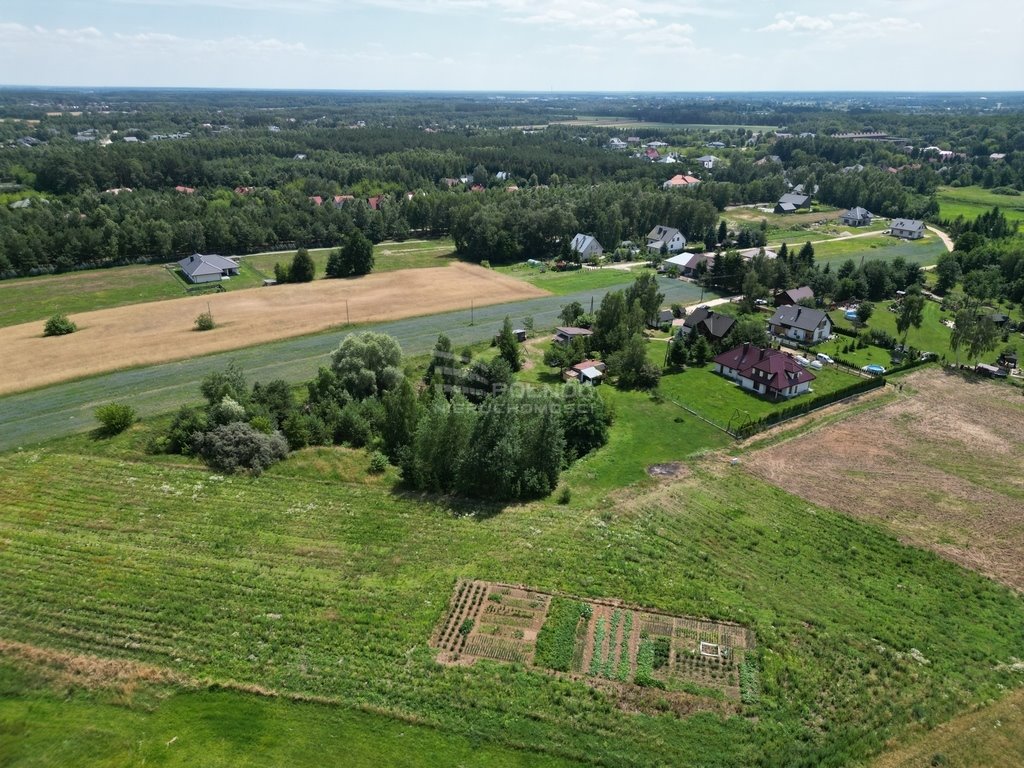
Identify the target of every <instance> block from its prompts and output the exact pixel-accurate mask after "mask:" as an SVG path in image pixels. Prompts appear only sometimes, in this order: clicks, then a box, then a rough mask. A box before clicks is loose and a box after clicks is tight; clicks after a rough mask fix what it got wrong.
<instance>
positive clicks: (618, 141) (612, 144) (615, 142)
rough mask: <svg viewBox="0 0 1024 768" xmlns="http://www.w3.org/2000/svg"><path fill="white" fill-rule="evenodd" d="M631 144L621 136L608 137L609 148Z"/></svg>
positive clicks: (622, 147)
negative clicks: (620, 137)
mask: <svg viewBox="0 0 1024 768" xmlns="http://www.w3.org/2000/svg"><path fill="white" fill-rule="evenodd" d="M628 146H629V145H628V144H627V143H626V142H624V141H623V140H622V139H619V138H612V139H608V149H625V148H626V147H628Z"/></svg>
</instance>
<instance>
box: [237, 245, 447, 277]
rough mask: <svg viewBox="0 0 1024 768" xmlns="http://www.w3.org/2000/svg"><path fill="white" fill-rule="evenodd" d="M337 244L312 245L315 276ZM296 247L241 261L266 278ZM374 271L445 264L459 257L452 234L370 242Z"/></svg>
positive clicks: (289, 258) (289, 260)
mask: <svg viewBox="0 0 1024 768" xmlns="http://www.w3.org/2000/svg"><path fill="white" fill-rule="evenodd" d="M335 250H337V249H336V248H313V249H311V250H310V251H309V255H310V256H312V257H313V263H314V264H315V265H316V276H317V278H321V277H323V276H324V271H325V270H326V269H327V258H328V257H329V256H330V255H331V252H332V251H335ZM293 256H295V251H272V252H270V253H254V254H252V255H251V256H244V257H243V258H242V261H243V262H244V263H246V264H248V265H250V266H252V267H253V268H254V269H255V270H257V271H258V272H260V273H261V274H262V275H264V276H265V277H268V278H272V277H273V276H274V264H278V263H280V264H282V265H284V266H287V265H288V264H291V261H292V257H293ZM373 258H374V263H373V271H374V272H393V271H395V270H396V269H419V268H422V267H444V266H447V264H448V262H450V261H454V260H457V259H458V256H457V255H456V254H455V244H454V243H453V242H452V240H451V238H447V237H445V238H441V239H438V240H406V241H405V242H402V243H392V242H386V243H378V244H377V245H375V246H373Z"/></svg>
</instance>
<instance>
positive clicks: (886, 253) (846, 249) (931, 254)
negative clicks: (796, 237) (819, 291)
mask: <svg viewBox="0 0 1024 768" xmlns="http://www.w3.org/2000/svg"><path fill="white" fill-rule="evenodd" d="M943 253H946V247H945V245H943V243H942V240H940V239H939V237H938V236H937V235H935V234H933V233H930V232H929V233H927V234H925V236H924V237H923V238H921V239H920V240H901V239H899V238H898V237H890V236H888V235H878V237H854V238H848V239H845V240H833V241H831V242H827V243H815V245H814V260H815V261H817V262H818V263H827V262H831V263H832V268H833V269H835V268H836V267H838V266H839V265H840V264H842V263H843V262H844V261H846V260H847V259H853V261H854V263H856V264H857V265H859V264H860V260H861V259H862V258H863V259H864V260H867V261H870V260H877V261H892V260H893V259H895V258H896V257H897V256H902V257H903V259H904V260H906V261H908V262H910V263H912V264H934V263H935V262H936V261H938V258H939V256H941V255H942V254H943Z"/></svg>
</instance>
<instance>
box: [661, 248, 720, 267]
mask: <svg viewBox="0 0 1024 768" xmlns="http://www.w3.org/2000/svg"><path fill="white" fill-rule="evenodd" d="M663 263H665V264H670V265H672V266H676V267H679V269H694V270H695V269H697V267H698V266H700V265H701V264H705V263H706V264H707V265H708V267H713V266H714V265H715V254H714V253H712V252H710V251H705V252H704V253H677V254H676V255H675V256H669V257H668V258H667V259H665V261H664V262H663Z"/></svg>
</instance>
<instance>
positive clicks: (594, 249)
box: [569, 232, 604, 261]
mask: <svg viewBox="0 0 1024 768" xmlns="http://www.w3.org/2000/svg"><path fill="white" fill-rule="evenodd" d="M569 250H570V251H572V252H573V253H575V254H576V255H578V256H579V257H580V261H593V260H594V259H596V258H597V257H598V256H600V255H601V254H602V253H604V248H603V247H601V243H599V242H598V241H597V238H596V237H594V236H593V235H585V234H583V233H582V232H580V233H579V234H577V235H576V237H574V238H573V239H572V242H571V243H569Z"/></svg>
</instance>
